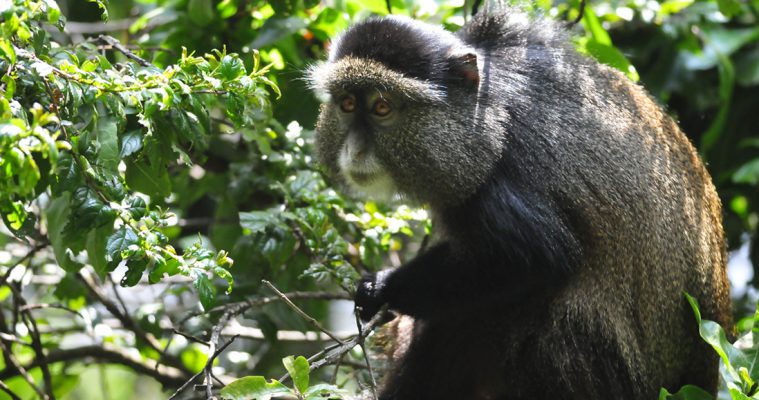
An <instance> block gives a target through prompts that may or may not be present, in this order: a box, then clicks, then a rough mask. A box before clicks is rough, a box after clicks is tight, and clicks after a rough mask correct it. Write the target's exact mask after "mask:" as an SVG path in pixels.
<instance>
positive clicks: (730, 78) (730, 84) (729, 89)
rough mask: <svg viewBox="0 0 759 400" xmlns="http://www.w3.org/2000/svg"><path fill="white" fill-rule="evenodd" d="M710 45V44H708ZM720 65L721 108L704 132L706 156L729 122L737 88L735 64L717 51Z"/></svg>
mask: <svg viewBox="0 0 759 400" xmlns="http://www.w3.org/2000/svg"><path fill="white" fill-rule="evenodd" d="M707 45H710V43H707ZM715 51H716V52H717V57H718V59H719V64H717V67H718V69H717V70H718V71H719V99H720V106H719V111H718V112H717V116H716V117H715V118H714V121H712V123H711V125H709V129H707V130H706V132H704V135H703V136H702V137H701V149H700V150H701V153H702V154H706V152H708V151H709V150H710V149H711V148H712V146H714V144H715V143H716V142H717V140H718V139H719V137H720V135H721V134H722V128H723V127H724V125H725V121H726V120H727V115H728V112H729V111H730V103H731V100H732V97H733V88H734V87H735V68H734V67H733V62H732V61H730V58H728V57H727V56H726V55H725V54H723V53H720V52H719V50H716V49H715Z"/></svg>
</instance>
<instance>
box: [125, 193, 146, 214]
mask: <svg viewBox="0 0 759 400" xmlns="http://www.w3.org/2000/svg"><path fill="white" fill-rule="evenodd" d="M147 210H148V205H147V204H146V203H145V200H143V199H142V197H139V196H135V197H133V198H132V199H131V200H130V201H129V215H131V216H132V218H134V219H140V218H142V217H144V216H145V213H146V212H147Z"/></svg>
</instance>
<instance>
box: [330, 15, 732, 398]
mask: <svg viewBox="0 0 759 400" xmlns="http://www.w3.org/2000/svg"><path fill="white" fill-rule="evenodd" d="M433 34H437V31H436V30H433V29H432V28H429V27H428V26H426V25H423V24H420V23H415V22H414V23H412V22H409V21H398V20H395V19H389V20H388V19H385V20H371V21H369V22H365V23H362V24H359V25H357V26H355V27H353V28H351V29H350V30H349V31H348V32H347V33H345V34H344V36H343V37H342V38H341V39H340V40H339V41H338V43H337V45H336V46H337V48H336V50H335V51H333V53H332V56H331V58H330V63H337V62H339V61H340V60H341V59H343V58H353V59H358V61H356V62H359V63H360V60H361V59H369V60H374V61H377V62H379V63H381V64H382V65H383V66H384V67H386V68H388V69H390V70H392V71H395V72H397V73H401V74H403V76H407V77H412V78H415V79H416V80H419V81H421V82H425V83H427V84H429V85H430V86H432V87H435V88H440V89H442V90H444V92H445V93H446V104H445V105H436V106H431V107H429V112H430V113H435V112H440V115H447V116H448V117H446V118H447V119H448V120H450V121H453V122H450V124H449V125H445V126H453V127H454V128H451V129H450V131H447V132H445V134H448V135H450V137H453V138H455V140H456V141H458V142H459V143H464V142H467V141H468V140H470V138H471V137H472V136H471V135H487V134H492V133H493V132H495V133H496V134H497V136H498V139H499V140H501V142H499V143H501V144H500V145H501V146H502V148H501V149H500V151H499V154H498V157H497V158H496V159H495V161H493V162H492V165H487V166H486V167H487V168H481V169H476V170H473V172H472V177H471V180H472V181H474V182H476V184H475V185H474V187H475V190H469V187H472V185H467V184H468V183H471V182H467V181H465V180H462V181H461V183H459V182H458V181H457V179H461V178H458V177H452V172H451V171H455V170H446V171H443V170H441V171H436V170H431V171H430V168H431V167H430V165H429V163H425V164H414V162H417V161H415V160H435V158H434V155H435V152H437V151H440V148H441V146H443V147H445V146H449V145H445V146H444V145H439V144H438V143H437V142H433V141H431V142H430V143H429V149H426V148H419V149H417V148H414V149H408V150H404V148H403V147H402V146H398V147H391V148H390V149H387V148H386V147H390V146H392V144H387V143H393V142H391V140H392V136H391V138H390V139H383V137H384V136H382V134H379V133H377V134H374V133H370V131H369V129H370V128H369V127H364V128H362V129H365V130H367V133H366V134H367V135H375V136H372V140H373V143H374V144H373V145H374V146H376V150H375V151H376V152H377V153H378V154H379V155H380V156H381V159H382V160H383V162H384V163H385V164H387V165H386V166H387V167H388V168H389V169H390V170H391V171H390V172H391V173H392V175H393V178H394V181H396V183H397V184H398V186H399V188H400V189H401V190H402V191H403V192H404V193H406V194H407V195H408V196H409V197H410V198H412V199H416V200H419V201H422V202H425V203H428V204H430V205H431V208H432V212H433V216H434V224H435V228H436V229H437V230H439V231H440V232H441V235H440V236H441V239H440V241H439V242H438V243H437V244H435V245H433V246H431V248H430V249H428V250H427V251H426V252H424V253H423V254H420V255H419V256H417V257H416V258H415V259H413V260H411V261H410V262H409V263H407V264H406V265H404V266H402V267H400V268H398V269H395V270H393V271H390V272H388V273H385V274H383V275H381V276H380V277H379V278H377V277H370V278H368V279H365V280H364V281H362V282H361V284H360V285H359V289H358V293H357V296H356V304H357V305H358V306H360V307H362V308H363V312H364V313H363V316H364V317H370V316H371V315H373V314H374V313H375V312H376V311H377V309H379V307H380V306H381V305H382V304H384V303H388V304H389V306H390V307H391V308H392V309H394V310H396V311H398V312H400V313H403V314H406V315H410V316H413V317H414V318H415V319H416V325H415V327H414V334H413V338H412V341H411V345H410V347H409V349H408V352H407V353H406V355H405V356H404V357H403V359H402V360H401V361H400V362H399V365H398V366H397V367H396V368H395V369H394V371H393V372H392V373H391V374H390V377H389V379H388V380H387V382H386V384H385V385H384V386H383V388H384V389H383V390H382V394H381V396H380V398H381V399H382V400H424V399H452V400H462V399H472V400H480V399H482V400H485V399H502V400H506V399H541V398H546V399H548V398H550V399H578V400H579V399H583V400H585V399H653V398H656V396H657V393H658V391H659V389H660V388H661V387H667V388H668V389H670V390H676V389H677V388H679V387H680V386H681V385H684V384H696V385H699V386H701V387H703V388H705V389H707V390H710V391H712V392H713V391H715V390H716V382H717V358H716V356H715V355H714V354H713V353H711V351H710V350H709V349H708V347H707V346H706V345H704V344H703V343H702V342H701V341H700V340H699V338H698V334H697V327H696V324H695V320H694V318H693V317H692V316H691V314H690V311H689V310H688V307H687V305H686V303H685V301H684V299H683V297H682V294H681V293H682V291H687V292H689V293H690V294H692V295H694V296H696V297H697V298H698V300H699V301H700V303H701V306H702V314H703V315H704V317H705V318H707V319H713V320H716V321H718V322H720V323H721V324H722V325H723V326H725V327H727V326H728V325H729V321H730V317H729V313H730V310H729V307H730V304H729V297H728V288H727V280H726V277H725V258H726V255H725V247H724V240H723V234H722V229H721V226H720V224H721V219H720V204H719V200H718V198H717V196H716V193H715V192H714V188H713V186H712V185H711V183H710V181H709V177H708V174H707V173H706V171H705V169H704V168H703V165H702V164H701V163H700V161H699V160H698V158H697V156H696V154H695V151H694V149H693V147H692V146H691V144H690V143H689V142H688V140H687V139H686V138H685V136H684V135H683V134H682V133H681V132H680V131H679V129H678V128H677V126H676V125H675V124H674V122H673V121H672V120H671V119H670V118H669V117H668V116H667V115H666V114H664V113H663V112H662V111H661V109H660V108H659V107H658V106H656V105H655V103H654V102H653V101H652V100H651V99H650V98H649V97H648V96H647V95H646V94H645V93H644V92H643V91H642V89H640V88H639V87H637V86H636V85H634V84H632V83H631V82H629V81H628V80H627V79H626V78H625V77H624V76H622V75H621V74H620V73H618V72H617V71H613V70H611V69H609V68H606V67H603V66H600V65H598V64H597V63H596V62H595V61H593V60H591V59H589V58H586V57H584V56H581V55H579V54H577V53H576V52H575V51H574V50H573V49H572V48H571V47H570V45H569V44H568V42H567V40H566V38H565V34H564V33H563V32H562V31H561V30H560V29H558V28H557V27H556V26H555V25H553V24H552V23H550V22H547V21H543V20H536V21H531V22H529V23H524V22H523V19H522V17H521V14H519V13H517V12H514V11H509V10H507V11H506V12H503V13H489V14H488V13H483V14H480V15H478V16H477V17H476V18H474V19H473V20H472V21H471V22H470V23H469V24H468V25H467V26H465V27H464V28H462V30H461V31H460V32H459V33H458V35H457V37H458V39H457V40H453V39H452V37H448V36H443V37H442V39H439V40H436V39H435V37H432V36H434V35H433ZM467 48H471V49H476V50H477V54H478V57H481V58H484V59H481V60H480V61H481V63H482V68H481V69H480V71H479V79H480V81H479V91H478V90H477V89H476V87H474V88H473V87H472V86H471V85H469V86H468V85H463V84H459V82H466V81H467V78H466V77H463V78H462V76H461V74H460V71H461V69H460V68H459V67H460V66H461V64H460V63H461V58H460V57H459V56H458V55H460V54H461V53H462V51H466V49H467ZM361 84H362V85H366V84H367V82H361ZM342 89H345V90H350V88H349V87H347V88H342ZM475 105H476V107H475ZM440 107H443V108H444V109H443V110H442V111H441V110H440ZM445 107H448V108H445ZM330 112H331V111H329V110H325V111H323V114H322V120H321V121H320V126H319V128H318V131H319V132H318V134H319V137H321V139H319V137H318V138H317V142H319V140H321V143H322V144H321V145H320V146H321V147H320V149H321V150H320V152H321V153H320V154H321V155H320V159H322V161H323V162H324V163H325V165H327V166H328V167H330V168H334V167H335V165H336V164H335V162H334V161H332V160H331V159H330V158H331V157H334V154H332V153H334V151H335V149H337V148H339V144H340V140H341V139H340V137H339V135H338V136H334V137H332V136H330V135H331V134H332V131H334V130H335V129H336V124H337V122H335V119H334V117H332V116H331V114H330ZM412 115H422V114H412ZM440 118H441V117H440V116H438V115H437V114H435V116H434V117H432V116H430V117H428V119H430V121H427V120H424V121H421V122H420V121H410V122H409V123H408V124H407V125H411V128H405V127H404V128H398V131H397V132H391V133H392V134H394V135H396V136H395V138H396V139H395V140H396V141H397V142H398V143H405V142H404V140H405V139H406V138H408V137H410V136H409V135H414V134H417V135H430V137H432V138H434V137H435V136H434V135H435V134H438V133H431V132H437V131H433V130H432V129H434V128H435V127H436V126H437V127H438V129H443V128H441V126H442V125H436V123H437V124H440V123H442V122H444V121H442V120H441V119H440ZM385 136H387V135H385ZM478 137H479V136H478ZM383 140H387V141H388V142H383ZM485 142H487V141H485ZM409 143H416V142H414V141H411V142H409ZM487 143H490V142H487ZM317 144H318V145H319V143H317ZM462 146H463V145H462ZM425 150H426V151H425ZM467 151H469V150H467ZM465 153H466V152H465ZM420 154H421V155H420ZM425 157H426V158H425ZM470 161H471V160H470ZM482 162H488V161H487V160H486V159H483V161H482ZM434 164H435V165H436V166H437V168H444V167H446V165H445V163H442V162H439V163H434ZM472 165H473V164H472ZM482 171H485V172H482ZM449 181H453V183H452V184H450V183H449ZM451 188H461V190H460V191H459V192H454V191H451V190H450V189H451ZM460 192H463V194H462V193H460ZM446 193H448V194H446Z"/></svg>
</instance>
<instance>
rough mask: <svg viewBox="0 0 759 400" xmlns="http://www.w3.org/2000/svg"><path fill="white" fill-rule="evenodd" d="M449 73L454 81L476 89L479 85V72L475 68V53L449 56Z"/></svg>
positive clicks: (469, 51) (467, 52)
mask: <svg viewBox="0 0 759 400" xmlns="http://www.w3.org/2000/svg"><path fill="white" fill-rule="evenodd" d="M451 61H452V65H451V72H452V73H453V78H454V80H456V81H461V82H463V83H464V85H466V86H471V87H474V88H477V87H478V86H479V85H480V70H479V69H478V68H477V53H475V52H474V51H473V50H468V51H464V52H461V53H455V54H452V55H451Z"/></svg>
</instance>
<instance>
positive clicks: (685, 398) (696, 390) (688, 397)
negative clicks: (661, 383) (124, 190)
mask: <svg viewBox="0 0 759 400" xmlns="http://www.w3.org/2000/svg"><path fill="white" fill-rule="evenodd" d="M659 400H714V397H713V396H712V395H710V394H709V393H708V392H706V391H705V390H704V389H701V388H700V387H698V386H693V385H685V386H683V387H682V388H681V389H680V390H678V391H677V393H674V394H672V393H670V392H669V391H667V389H664V388H662V389H661V391H660V392H659Z"/></svg>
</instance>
